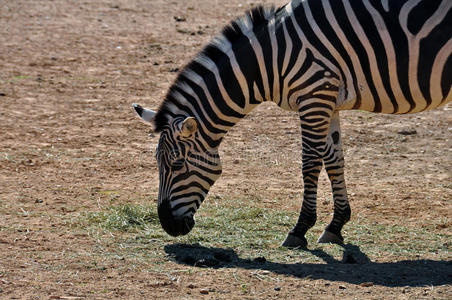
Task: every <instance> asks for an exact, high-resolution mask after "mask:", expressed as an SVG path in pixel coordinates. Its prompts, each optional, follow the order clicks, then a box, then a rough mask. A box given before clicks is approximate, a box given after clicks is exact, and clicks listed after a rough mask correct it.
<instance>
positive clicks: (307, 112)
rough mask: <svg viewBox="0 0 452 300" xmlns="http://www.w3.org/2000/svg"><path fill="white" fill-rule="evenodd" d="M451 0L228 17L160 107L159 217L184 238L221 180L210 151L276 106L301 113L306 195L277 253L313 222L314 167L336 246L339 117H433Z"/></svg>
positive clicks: (291, 6) (340, 194)
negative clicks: (329, 196) (346, 113)
mask: <svg viewBox="0 0 452 300" xmlns="http://www.w3.org/2000/svg"><path fill="white" fill-rule="evenodd" d="M451 7H452V1H451V0H442V1H441V0H303V1H300V0H294V1H292V2H290V3H288V4H287V5H285V6H283V7H281V8H279V9H274V8H271V9H264V8H262V7H257V8H254V9H252V10H251V11H249V12H247V13H246V14H245V16H243V17H242V18H239V19H237V20H235V21H233V22H232V23H231V24H230V25H229V26H227V27H226V28H225V29H224V30H223V31H222V33H221V34H220V35H219V36H218V37H216V38H214V39H213V40H212V41H211V43H210V44H208V45H207V46H206V47H205V48H204V50H203V51H202V52H200V53H199V54H198V55H197V56H196V58H194V60H193V61H192V62H190V63H189V64H188V65H187V66H186V67H185V68H184V69H183V70H182V71H181V73H180V74H179V75H178V77H177V79H176V80H175V82H174V84H173V85H172V86H171V88H170V89H169V92H168V94H167V96H166V98H165V100H164V102H163V103H162V104H161V106H160V108H159V109H158V111H157V112H154V111H152V110H149V109H146V108H143V107H141V106H140V105H138V104H134V105H133V106H134V108H135V110H136V112H137V113H138V114H139V115H140V116H141V117H142V118H143V119H144V120H145V121H148V122H153V124H154V126H155V131H156V132H160V140H159V143H158V147H157V162H158V167H159V172H160V187H159V196H158V214H159V218H160V222H161V224H162V226H163V228H164V229H165V231H166V232H167V233H169V234H170V235H172V236H177V235H183V234H187V233H188V232H189V231H190V230H191V229H192V228H193V226H194V224H195V222H194V214H195V212H196V210H197V209H198V208H199V206H200V205H201V202H202V201H203V200H204V198H205V197H206V194H207V193H208V191H209V189H210V187H211V186H212V185H213V184H214V182H215V181H216V180H217V179H218V178H219V176H220V174H221V164H220V158H219V155H218V147H219V145H220V143H221V141H222V139H223V137H224V135H225V134H226V133H227V132H228V130H229V129H230V128H231V127H232V126H234V125H235V124H236V123H237V122H238V121H239V120H240V119H242V118H243V117H245V116H246V115H247V114H248V113H249V112H250V111H251V110H252V109H253V108H255V107H256V106H257V105H258V104H260V103H262V102H264V101H273V102H275V103H276V104H277V105H278V106H280V107H281V108H283V109H285V110H289V111H296V112H298V114H299V118H300V123H301V132H302V136H301V139H302V146H303V149H302V155H303V157H302V174H303V182H304V195H303V203H302V208H301V212H300V216H299V218H298V221H297V223H296V225H295V227H294V228H293V229H292V230H291V231H290V232H289V234H288V236H287V238H286V240H285V241H284V243H283V246H286V247H305V246H306V245H307V241H306V239H305V233H306V231H307V230H308V229H309V228H310V227H312V226H313V225H314V223H315V221H316V195H317V181H318V177H319V173H320V170H321V168H322V163H323V164H324V165H325V169H326V171H327V173H328V177H329V179H330V181H331V185H332V190H333V198H334V215H333V219H332V221H331V223H330V224H329V225H328V226H327V227H326V229H325V231H324V232H323V234H322V235H321V237H320V238H319V241H318V242H334V243H341V242H343V238H342V235H341V229H342V227H343V225H344V224H345V223H346V222H347V221H348V220H349V219H350V213H351V212H350V206H349V202H348V200H347V192H346V188H345V181H344V158H343V154H342V149H341V144H342V142H341V133H340V128H339V111H341V110H350V109H359V110H365V111H369V112H379V113H387V114H406V113H414V112H420V111H425V110H430V109H433V108H435V107H438V106H440V105H442V104H445V103H447V102H449V101H451V99H452V89H451V84H452V55H451V52H452V38H451V37H452V10H451Z"/></svg>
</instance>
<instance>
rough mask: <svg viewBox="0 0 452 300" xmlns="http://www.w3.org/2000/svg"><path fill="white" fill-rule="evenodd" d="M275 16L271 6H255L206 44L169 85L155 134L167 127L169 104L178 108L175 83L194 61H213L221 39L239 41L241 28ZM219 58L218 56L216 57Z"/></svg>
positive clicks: (265, 21) (158, 114)
mask: <svg viewBox="0 0 452 300" xmlns="http://www.w3.org/2000/svg"><path fill="white" fill-rule="evenodd" d="M274 16H275V8H274V6H271V7H270V8H265V7H264V6H261V5H259V6H256V7H254V8H252V9H251V10H248V11H247V12H245V15H244V16H241V17H239V18H237V19H235V20H233V21H232V22H231V23H229V24H228V25H227V26H225V27H224V28H223V30H222V31H221V34H220V35H219V36H217V37H216V38H213V39H212V41H211V42H210V43H209V44H207V45H206V46H205V47H204V49H203V50H201V51H200V52H199V53H198V55H197V56H196V57H195V58H194V59H193V60H191V61H190V62H189V63H188V64H187V65H186V66H185V67H184V68H182V70H181V71H180V72H179V74H178V76H177V77H176V79H175V81H174V82H173V84H172V85H171V87H170V88H169V90H168V93H167V94H166V96H165V98H164V101H163V102H162V104H161V105H160V107H159V109H158V111H157V115H156V116H155V119H154V125H155V132H160V131H162V130H163V129H164V127H165V126H166V125H168V116H169V115H172V114H173V113H172V112H171V110H170V109H169V104H174V105H176V106H178V104H179V103H178V100H177V99H176V98H175V97H174V96H173V93H174V92H175V90H176V89H177V83H178V82H180V81H181V80H183V79H184V77H185V76H184V73H186V72H187V71H189V70H190V69H191V68H193V66H194V65H195V64H197V62H196V59H197V58H200V57H203V56H208V57H210V58H211V59H212V60H213V61H215V58H216V57H215V52H216V51H221V49H220V48H219V47H221V46H222V45H221V42H222V40H223V39H227V40H228V42H229V43H231V44H233V43H235V42H237V41H239V40H240V39H241V38H244V36H243V32H242V30H243V28H249V29H250V30H251V29H256V28H259V27H261V26H266V25H267V24H268V21H269V20H270V19H271V18H272V17H274ZM218 57H219V56H218Z"/></svg>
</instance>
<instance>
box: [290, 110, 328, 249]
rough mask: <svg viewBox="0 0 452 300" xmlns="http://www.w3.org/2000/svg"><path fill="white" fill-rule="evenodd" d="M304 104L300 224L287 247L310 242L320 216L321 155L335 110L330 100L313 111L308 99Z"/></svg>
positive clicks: (292, 231) (296, 226)
mask: <svg viewBox="0 0 452 300" xmlns="http://www.w3.org/2000/svg"><path fill="white" fill-rule="evenodd" d="M315 104H316V105H317V104H318V103H315ZM304 107H305V108H306V110H300V120H301V130H302V145H303V150H302V155H303V157H302V164H303V183H304V192H303V204H302V207H301V211H300V215H299V217H298V221H297V224H296V225H295V227H294V228H293V229H292V230H291V231H290V232H289V234H288V235H287V238H286V240H285V241H284V243H283V244H282V245H283V246H284V247H288V248H298V247H300V248H304V247H306V246H307V244H308V243H307V241H306V238H305V234H306V232H307V231H308V229H309V228H311V227H312V226H314V224H315V222H316V220H317V212H316V201H317V183H318V178H319V174H320V171H321V169H322V158H323V156H324V153H325V149H326V140H327V136H328V128H329V124H330V119H331V115H332V111H333V107H331V110H329V109H327V108H328V107H329V105H328V104H323V105H322V106H321V109H322V110H321V111H313V110H312V108H313V107H312V105H310V104H309V103H306V105H305V106H304Z"/></svg>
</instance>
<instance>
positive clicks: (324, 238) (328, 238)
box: [317, 230, 344, 244]
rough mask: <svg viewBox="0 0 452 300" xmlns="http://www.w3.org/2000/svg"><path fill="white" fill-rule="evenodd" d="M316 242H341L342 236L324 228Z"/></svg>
mask: <svg viewBox="0 0 452 300" xmlns="http://www.w3.org/2000/svg"><path fill="white" fill-rule="evenodd" d="M317 243H333V244H343V243H344V238H343V237H342V236H340V235H336V234H334V233H332V232H330V231H327V230H325V231H324V232H323V233H322V235H321V236H320V237H319V239H318V240H317Z"/></svg>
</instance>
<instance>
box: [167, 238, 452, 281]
mask: <svg viewBox="0 0 452 300" xmlns="http://www.w3.org/2000/svg"><path fill="white" fill-rule="evenodd" d="M343 247H344V254H343V258H342V260H337V259H335V258H334V257H332V256H331V255H329V254H328V253H326V252H324V251H323V250H318V249H316V250H306V249H305V250H300V251H309V252H310V253H312V254H313V255H315V256H317V257H319V258H321V259H322V260H323V261H325V262H326V264H314V263H306V264H303V263H294V264H283V263H277V262H271V261H268V260H266V259H265V258H264V257H257V258H255V259H253V260H250V259H242V258H240V257H239V256H238V255H237V253H236V252H235V251H234V250H232V249H223V248H207V247H203V246H201V245H199V244H193V245H189V244H173V245H167V246H165V252H166V253H167V254H168V255H169V257H170V258H171V259H173V260H175V261H176V262H177V263H180V264H185V265H190V266H197V267H204V268H243V269H256V270H257V269H260V270H268V271H271V272H274V273H276V274H283V275H289V276H295V277H299V278H305V277H309V278H311V279H325V280H329V281H343V282H348V283H352V284H360V283H363V282H372V283H373V284H374V285H382V286H387V287H402V286H412V287H415V286H426V285H430V286H432V285H433V286H438V285H444V284H451V283H452V261H435V260H423V259H421V260H403V261H397V262H385V263H376V262H371V261H370V259H369V258H368V257H367V256H366V255H365V254H364V253H363V252H361V250H360V249H359V247H358V246H355V245H351V244H347V245H344V246H343Z"/></svg>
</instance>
